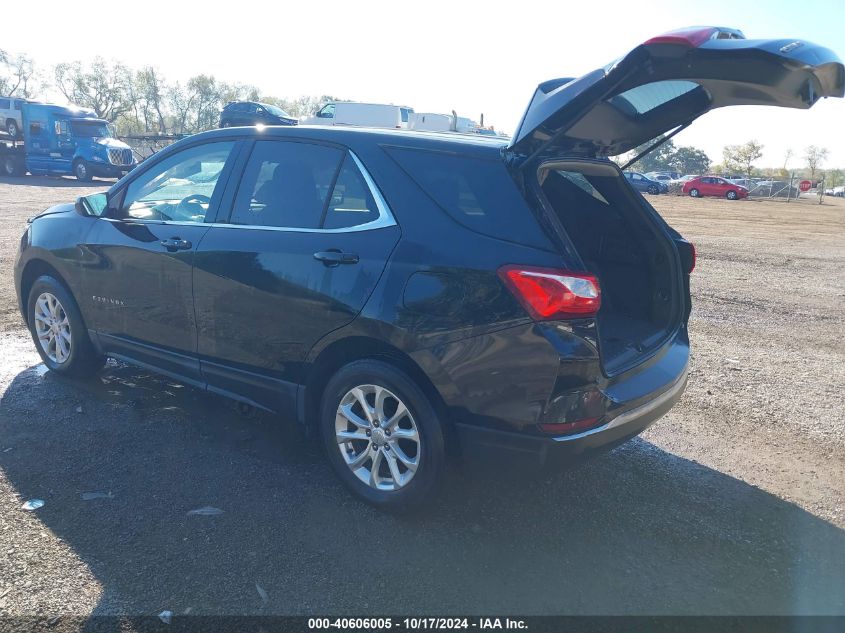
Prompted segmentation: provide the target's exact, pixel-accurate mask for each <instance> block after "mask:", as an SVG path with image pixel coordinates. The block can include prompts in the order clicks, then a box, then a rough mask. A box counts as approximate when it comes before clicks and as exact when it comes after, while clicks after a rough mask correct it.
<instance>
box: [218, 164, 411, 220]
mask: <svg viewBox="0 0 845 633" xmlns="http://www.w3.org/2000/svg"><path fill="white" fill-rule="evenodd" d="M347 152H349V155H350V156H351V157H352V160H353V161H354V162H355V165H356V166H357V167H358V171H360V172H361V175H362V176H363V177H364V182H365V183H366V184H367V188H368V189H369V190H370V194H371V195H372V196H373V200H375V202H376V209H377V210H378V217H377V218H376V219H375V220H371V221H370V222H365V223H364V224H356V225H355V226H345V227H341V228H337V229H320V228H317V229H310V228H303V227H288V226H264V225H262V224H231V223H229V222H209V223H208V226H214V227H219V228H225V229H252V230H256V229H257V230H263V231H281V232H283V233H357V232H359V231H372V230H375V229H383V228H385V227H388V226H396V219H395V218H394V216H393V212H392V211H391V210H390V206H389V205H388V204H387V200H385V199H384V196H382V195H381V191H379V188H378V187H376V183H375V181H374V180H373V178H372V176H370V172H368V171H367V168H366V167H364V164H363V163H362V162H361V161H360V160H359V159H358V157H357V156H356V155H355V152H353V151H352V150H347Z"/></svg>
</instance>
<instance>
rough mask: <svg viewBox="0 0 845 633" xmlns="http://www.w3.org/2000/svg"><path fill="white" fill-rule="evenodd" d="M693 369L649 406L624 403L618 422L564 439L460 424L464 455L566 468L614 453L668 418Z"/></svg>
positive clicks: (616, 413)
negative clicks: (662, 419)
mask: <svg viewBox="0 0 845 633" xmlns="http://www.w3.org/2000/svg"><path fill="white" fill-rule="evenodd" d="M687 375H688V365H684V368H683V370H682V371H681V373H680V375H678V376H677V378H676V379H675V380H674V382H672V383H671V384H669V385H668V386H667V387H665V388H664V389H662V390H660V391H659V392H655V393H653V394H651V396H650V398H649V399H647V400H646V401H645V402H642V400H641V399H638V401H639V404H636V405H634V406H630V407H626V406H625V405H624V404H623V403H620V404H619V406H618V407H615V408H614V413H613V417H609V419H605V421H604V422H603V423H602V424H601V425H600V426H597V427H594V428H591V429H588V430H586V431H583V432H580V433H574V434H571V435H560V436H544V435H539V434H538V435H532V434H528V433H515V432H510V431H502V430H497V429H490V428H485V427H481V426H476V425H472V424H456V425H455V426H456V429H457V433H458V437H459V440H460V443H461V450H462V453H463V455H464V456H465V457H467V458H469V459H482V460H484V461H488V460H490V461H494V462H496V463H501V462H502V461H506V462H508V463H509V464H514V463H519V464H521V465H524V466H526V467H529V468H536V467H545V466H552V467H554V466H562V465H565V464H568V463H574V462H578V461H581V460H583V459H587V458H589V457H591V456H593V455H595V454H598V453H601V452H604V451H607V450H610V449H612V448H614V447H616V446H618V445H619V444H622V443H623V442H625V441H627V440H629V439H631V438H632V437H635V436H636V435H639V434H640V433H641V432H642V431H643V430H645V429H646V428H647V427H648V426H650V425H651V424H653V423H654V422H656V421H657V420H659V419H660V418H661V417H663V416H664V415H665V414H666V413H667V412H668V411H669V410H670V409H671V408H672V407H673V406H674V405H675V403H676V402H677V401H678V400H679V399H680V397H681V396H682V395H683V392H684V389H685V387H686V384H687Z"/></svg>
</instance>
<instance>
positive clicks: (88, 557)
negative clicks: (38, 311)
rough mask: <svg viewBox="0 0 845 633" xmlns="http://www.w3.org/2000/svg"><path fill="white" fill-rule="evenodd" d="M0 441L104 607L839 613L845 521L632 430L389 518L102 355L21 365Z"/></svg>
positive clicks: (277, 449) (4, 408) (257, 428)
mask: <svg viewBox="0 0 845 633" xmlns="http://www.w3.org/2000/svg"><path fill="white" fill-rule="evenodd" d="M663 423H664V424H670V423H671V417H670V418H668V419H666V420H664V422H663ZM0 438H1V439H0V449H2V450H0V467H2V469H3V471H4V473H5V476H6V478H7V479H8V480H9V482H10V483H11V485H12V486H14V488H15V489H16V491H17V493H18V494H19V496H20V498H21V499H29V498H41V499H44V500H45V502H46V504H45V506H44V507H43V508H41V509H39V510H37V515H36V516H37V518H38V519H39V520H40V521H41V523H42V524H43V526H44V527H45V528H47V529H49V530H50V531H51V532H52V533H53V534H55V535H56V536H57V537H59V538H60V539H61V540H62V541H63V542H64V543H66V544H67V546H68V547H70V548H71V549H72V551H73V552H74V554H75V555H76V556H77V557H78V558H79V559H80V560H81V561H83V562H84V563H85V564H86V565H87V566H88V567H89V569H90V570H91V572H92V573H93V574H94V575H95V576H96V578H97V580H98V581H99V583H100V584H101V585H102V596H101V597H100V604H99V606H98V607H97V609H96V610H95V613H96V614H114V613H130V614H156V613H158V612H160V611H161V610H163V609H168V610H171V611H172V612H173V613H174V614H175V615H176V616H178V615H180V614H183V613H186V612H190V613H192V614H313V613H316V614H342V615H349V614H385V613H391V614H403V613H405V614H415V615H419V614H450V613H455V614H458V613H463V614H466V613H476V614H489V613H498V614H517V613H518V614H558V613H567V614H577V613H591V614H597V613H603V614H726V613H730V614H737V613H741V614H795V613H845V591H843V587H845V533H843V531H842V530H840V529H838V528H837V527H835V526H833V525H831V524H829V523H827V522H825V521H823V520H821V519H819V518H817V517H815V516H813V515H812V514H810V513H808V512H806V511H804V510H802V509H800V508H798V507H797V506H795V505H793V504H792V503H789V502H787V501H784V500H782V499H780V498H778V497H776V496H773V495H771V494H769V493H767V492H765V491H764V490H761V489H759V488H756V487H754V486H751V485H748V484H746V483H744V482H742V481H740V480H738V479H735V478H733V477H730V476H728V475H726V474H723V473H721V472H718V471H716V470H712V469H710V468H707V467H705V466H703V465H701V464H698V463H695V462H693V461H690V460H687V459H684V458H682V457H679V456H676V455H672V454H670V453H667V452H665V451H663V450H661V449H660V448H658V447H656V446H654V445H652V444H650V443H648V442H646V441H644V440H641V439H638V440H634V441H632V442H630V443H628V444H626V445H624V446H622V447H620V448H618V449H616V450H615V451H613V452H611V453H609V454H607V455H605V456H602V457H600V458H597V459H595V460H594V461H592V462H590V463H588V464H585V465H583V466H581V467H579V468H577V469H574V470H572V471H568V472H564V473H558V474H554V475H544V476H541V477H538V476H527V475H519V476H517V475H515V474H513V473H511V472H509V471H508V470H507V469H506V468H501V469H500V470H499V472H498V473H495V474H491V473H489V472H485V473H484V474H480V473H477V472H476V471H474V470H472V469H464V470H463V471H460V472H456V473H452V475H451V476H450V478H449V479H448V481H447V482H446V485H445V486H444V489H443V491H442V495H441V496H440V497H439V499H438V500H437V501H436V502H435V503H434V504H433V505H432V507H430V508H429V509H428V510H427V511H426V512H425V513H422V514H419V515H416V516H411V517H396V516H391V515H386V514H383V513H380V512H378V511H376V510H374V509H372V508H370V507H368V506H365V505H363V504H361V503H359V502H358V501H357V500H355V499H354V498H352V497H351V496H350V495H349V494H348V493H347V492H346V491H345V489H343V488H342V486H341V485H340V484H339V483H338V482H337V480H336V479H335V478H334V477H333V475H332V473H331V471H330V469H329V467H328V465H327V463H326V461H325V460H324V458H323V456H322V454H321V450H320V449H319V448H318V447H317V446H316V444H315V443H314V442H313V441H311V440H308V439H306V438H304V437H303V436H302V435H301V434H300V433H298V432H297V431H296V429H295V427H294V426H293V425H292V423H288V422H284V421H279V420H277V419H275V418H274V417H272V416H269V415H265V414H258V415H255V416H251V417H250V416H244V415H240V414H239V413H238V412H237V411H236V410H235V408H234V406H233V405H230V404H229V403H228V402H227V401H225V400H223V399H220V398H218V397H215V396H211V395H208V394H206V393H204V392H201V391H199V390H196V389H193V388H190V387H186V386H183V385H180V384H178V383H175V382H173V381H170V380H168V379H166V378H161V377H158V376H155V375H153V374H151V373H149V372H147V371H144V370H139V369H136V368H132V367H128V366H125V365H119V364H115V363H112V364H110V365H109V366H108V367H107V368H106V369H105V370H103V371H102V372H101V373H100V374H99V375H98V376H97V377H95V378H93V379H90V380H86V381H69V380H66V379H62V378H58V377H56V376H54V375H53V374H51V373H49V372H46V371H45V368H44V367H43V365H38V366H34V367H30V368H28V369H26V370H25V371H23V372H21V373H19V374H18V375H17V376H16V377H15V378H14V380H13V381H12V383H11V384H10V385H9V387H8V388H7V389H6V391H5V393H4V394H3V397H2V401H0ZM6 447H8V450H7V448H6ZM86 492H100V493H104V494H105V497H103V498H98V499H93V500H83V499H82V497H81V495H82V494H83V493H86ZM207 507H211V508H217V509H219V510H222V511H223V512H222V514H216V515H212V516H206V515H203V514H190V512H191V511H192V510H196V509H200V508H207ZM10 511H15V510H10ZM259 587H260V591H259V589H258V588H259ZM262 594H263V595H262Z"/></svg>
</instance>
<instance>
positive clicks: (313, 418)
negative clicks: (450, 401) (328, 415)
mask: <svg viewBox="0 0 845 633" xmlns="http://www.w3.org/2000/svg"><path fill="white" fill-rule="evenodd" d="M357 360H380V361H382V362H386V363H388V364H391V365H393V366H394V367H397V368H398V369H401V370H402V371H404V372H405V373H407V374H408V376H409V377H410V378H411V379H412V380H413V381H414V383H415V384H416V385H417V386H419V387H420V389H422V391H423V393H425V395H426V396H427V397H428V398H429V401H430V402H431V403H432V405H433V406H434V408H435V410H436V412H437V415H438V418H439V419H440V421H441V424H442V425H443V432H444V433H445V434H448V435H450V436H451V435H452V434H453V433H454V432H455V430H454V428H453V425H452V423H451V420H450V418H449V415H448V407H447V406H446V403H445V401H444V400H443V397H442V395H441V393H440V391H439V389H438V388H437V387H436V386H435V385H434V383H433V382H432V380H431V379H430V378H429V376H428V375H427V374H426V372H425V371H423V369H422V368H421V367H420V365H419V364H418V363H417V362H416V361H414V359H413V358H411V357H410V356H409V355H408V354H406V353H405V352H403V351H401V350H400V349H399V348H397V347H395V346H393V345H391V344H390V343H386V342H384V341H382V340H379V339H376V338H371V337H369V336H360V335H356V336H349V337H346V338H342V339H339V340H337V341H334V342H332V343H330V344H329V345H327V346H326V347H325V348H324V349H322V350H321V351H320V352H319V354H318V355H317V356H316V358H315V359H314V360H313V361H312V362H311V363H310V368H309V369H308V373H307V376H306V379H305V381H304V383H305V384H304V388H303V390H302V392H301V393H300V397H299V398H298V403H297V409H298V411H297V415H298V417H299V420H300V422H302V423H303V424H304V425H305V428H306V431H307V432H308V433H309V434H312V433H314V432H315V431H316V428H317V420H318V417H319V414H320V411H319V409H320V400H321V396H322V394H323V391H324V390H325V388H326V385H327V384H328V382H329V380H331V377H332V376H333V375H334V374H335V373H336V372H337V371H338V370H339V369H340V368H341V367H343V366H344V365H347V364H349V363H351V362H354V361H357ZM455 445H456V444H455V443H454V442H447V446H455Z"/></svg>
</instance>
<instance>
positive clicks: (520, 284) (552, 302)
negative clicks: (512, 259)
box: [499, 266, 601, 321]
mask: <svg viewBox="0 0 845 633" xmlns="http://www.w3.org/2000/svg"><path fill="white" fill-rule="evenodd" d="M499 277H501V279H502V281H503V282H504V283H505V285H506V286H507V287H508V289H509V290H510V291H511V292H512V293H513V294H514V296H515V297H516V298H517V299H518V300H519V302H520V303H521V304H522V305H523V307H524V308H525V309H526V310H527V311H528V313H529V314H530V315H531V316H532V317H533V318H534V319H536V320H538V321H546V320H554V319H572V318H584V317H590V316H595V314H596V313H597V312H598V311H599V308H600V307H601V290H600V289H599V281H598V279H596V278H595V277H594V276H593V275H590V274H588V273H573V272H569V271H567V270H557V269H554V268H534V267H530V266H502V267H501V268H500V269H499Z"/></svg>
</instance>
